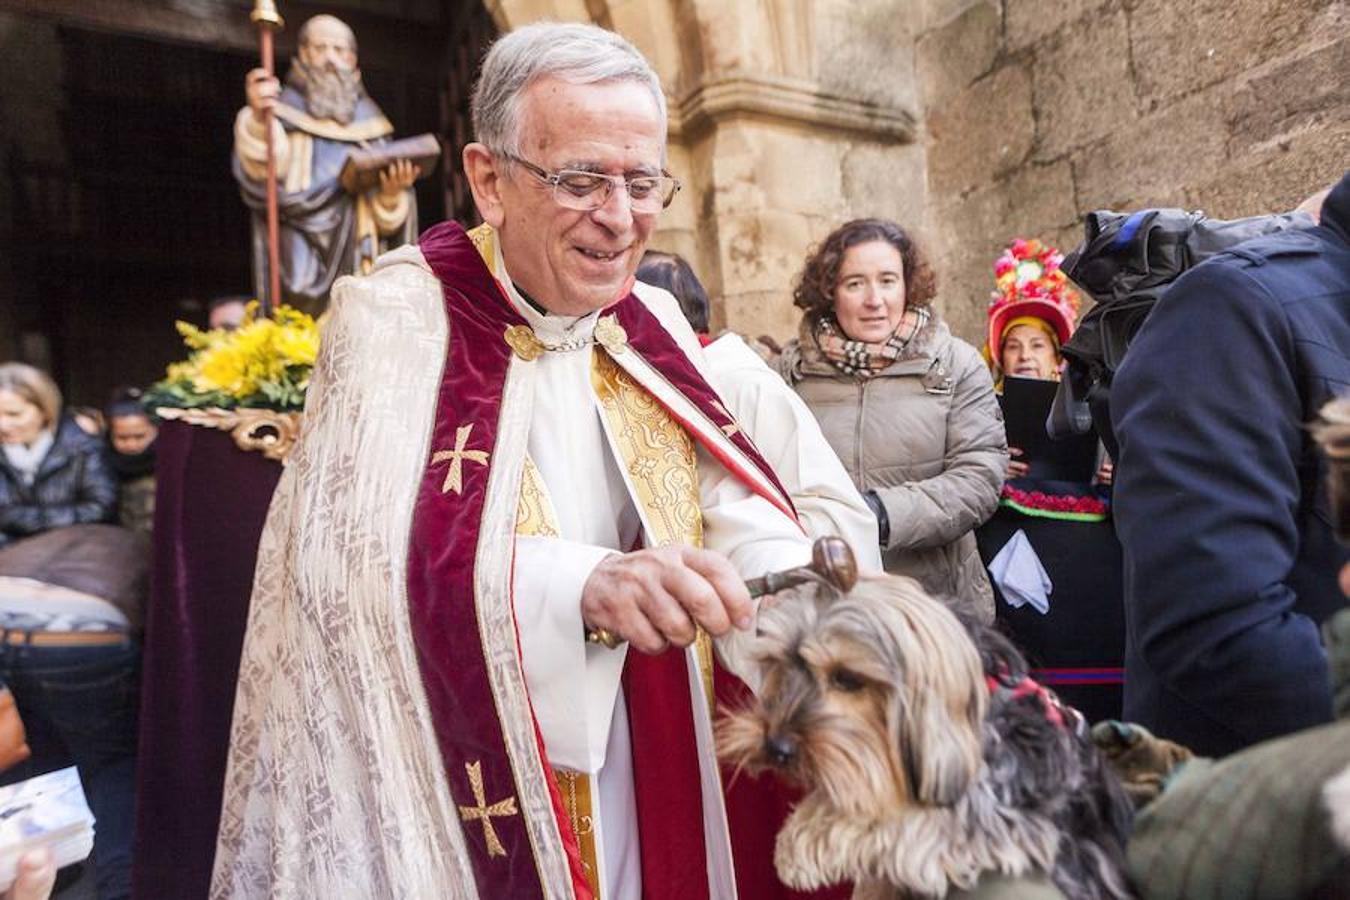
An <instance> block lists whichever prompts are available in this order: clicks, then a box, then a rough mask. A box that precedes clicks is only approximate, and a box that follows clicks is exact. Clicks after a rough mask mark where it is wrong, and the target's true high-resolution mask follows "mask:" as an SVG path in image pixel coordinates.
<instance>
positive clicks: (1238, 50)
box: [1130, 0, 1347, 103]
mask: <svg viewBox="0 0 1350 900" xmlns="http://www.w3.org/2000/svg"><path fill="white" fill-rule="evenodd" d="M1346 21H1347V10H1346V3H1345V0H1281V2H1279V3H1272V2H1271V0H1190V2H1186V3H1177V2H1175V0H1138V3H1137V4H1136V5H1135V6H1134V7H1133V9H1132V10H1131V12H1130V38H1131V40H1132V42H1133V47H1134V67H1135V72H1136V73H1137V74H1138V78H1139V94H1140V97H1141V98H1142V99H1143V100H1144V101H1145V102H1146V103H1163V102H1166V101H1167V100H1168V99H1169V98H1172V97H1177V96H1180V95H1183V94H1186V93H1189V92H1191V91H1194V90H1196V89H1198V88H1202V87H1205V86H1207V85H1211V84H1214V83H1215V82H1218V81H1222V80H1224V79H1226V78H1231V77H1232V76H1234V75H1237V74H1238V73H1240V72H1242V71H1243V70H1245V69H1248V68H1250V67H1251V66H1252V65H1253V63H1254V62H1257V61H1262V60H1268V59H1274V58H1276V57H1278V56H1281V55H1283V54H1285V53H1288V52H1291V51H1294V50H1296V49H1297V48H1299V47H1307V46H1311V45H1313V44H1316V43H1319V42H1322V41H1326V40H1330V39H1332V38H1334V37H1335V36H1336V34H1337V30H1338V29H1339V30H1340V33H1342V34H1343V33H1344V29H1345V27H1346ZM1342 77H1344V76H1342Z"/></svg>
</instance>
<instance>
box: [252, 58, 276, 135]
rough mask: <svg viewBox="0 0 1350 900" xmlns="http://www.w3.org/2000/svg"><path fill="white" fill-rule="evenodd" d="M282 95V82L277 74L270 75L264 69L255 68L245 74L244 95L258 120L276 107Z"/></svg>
mask: <svg viewBox="0 0 1350 900" xmlns="http://www.w3.org/2000/svg"><path fill="white" fill-rule="evenodd" d="M280 95H281V82H280V81H278V80H277V79H276V76H275V75H268V74H267V72H266V71H265V70H263V69H254V70H253V71H251V72H249V73H248V74H247V75H245V76H244V97H245V99H247V100H248V108H249V109H251V110H253V118H254V119H256V120H257V121H259V122H261V121H262V120H263V114H264V113H266V112H267V111H268V110H270V109H273V108H275V107H276V105H277V97H279V96H280Z"/></svg>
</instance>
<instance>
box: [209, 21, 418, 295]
mask: <svg viewBox="0 0 1350 900" xmlns="http://www.w3.org/2000/svg"><path fill="white" fill-rule="evenodd" d="M297 43H298V48H297V52H296V58H295V59H294V60H293V61H292V63H291V68H290V71H288V72H287V73H286V84H285V86H284V87H283V86H282V85H281V83H280V82H279V81H278V80H277V79H276V78H275V77H273V76H271V75H268V74H267V73H266V72H265V71H263V70H262V69H254V70H253V71H251V72H249V73H248V75H247V76H246V77H245V79H244V94H245V97H246V98H247V100H248V103H247V105H246V106H244V108H243V109H241V110H239V115H238V116H236V117H235V120H234V177H235V180H236V181H237V182H238V183H239V189H240V194H241V195H242V196H243V198H244V202H245V203H246V204H248V207H249V208H250V209H251V210H253V283H254V290H255V291H256V292H257V296H259V297H261V296H263V295H264V294H265V293H266V290H267V281H268V278H267V182H266V177H267V131H266V125H265V121H266V112H267V111H268V110H270V111H271V112H272V116H273V118H272V152H273V154H274V155H275V157H276V170H277V180H278V182H279V184H278V192H277V199H278V213H279V216H280V225H281V229H280V245H279V250H280V253H281V294H282V296H281V301H282V302H284V303H288V304H290V305H292V306H295V307H297V308H299V309H302V310H304V311H305V312H308V313H311V314H313V315H318V314H320V313H322V312H323V311H324V309H325V308H327V304H328V293H329V291H330V290H331V289H332V287H333V281H334V280H335V279H336V278H337V277H338V276H340V275H350V274H352V273H358V274H364V273H366V272H369V271H370V269H371V267H372V266H373V265H374V263H375V258H376V257H377V256H378V255H379V254H380V253H381V252H383V251H385V250H387V249H391V248H393V247H396V246H398V245H399V244H403V243H408V242H411V241H412V240H413V239H414V237H415V236H416V234H417V201H416V198H415V197H414V196H413V192H412V190H411V188H412V184H413V182H414V181H415V180H416V178H417V176H418V174H419V170H418V168H417V167H416V166H415V165H413V164H412V163H411V162H409V161H407V160H400V161H399V162H397V163H394V164H392V165H390V166H389V167H388V168H387V169H386V170H385V171H384V172H381V173H380V185H379V187H378V188H376V189H372V190H370V191H366V192H364V193H361V194H356V195H352V194H349V193H347V191H346V190H345V189H344V188H343V187H342V184H341V182H340V180H339V175H340V174H341V173H342V166H343V164H344V163H345V162H346V161H347V155H348V154H349V153H350V152H351V151H352V150H354V149H359V148H361V147H364V146H366V145H369V144H381V143H384V142H385V141H386V140H387V139H388V138H389V136H390V135H391V134H393V132H394V126H393V125H391V124H390V123H389V120H388V119H386V118H385V116H384V113H383V112H381V111H380V107H379V106H378V105H376V103H375V101H374V100H372V99H371V98H370V96H369V95H368V94H367V93H366V89H365V86H364V85H363V84H362V82H361V69H360V68H359V67H358V66H357V55H356V35H355V34H354V33H353V32H352V30H351V28H349V27H347V24H346V23H345V22H343V21H342V20H341V19H338V18H336V17H334V16H329V15H318V16H314V17H313V18H311V19H309V20H308V21H306V22H305V24H304V25H302V26H300V33H299V35H298V36H297Z"/></svg>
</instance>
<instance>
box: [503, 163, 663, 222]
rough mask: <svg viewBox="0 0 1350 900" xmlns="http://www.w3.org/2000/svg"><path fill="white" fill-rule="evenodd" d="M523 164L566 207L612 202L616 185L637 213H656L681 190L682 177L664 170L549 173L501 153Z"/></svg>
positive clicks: (583, 207)
mask: <svg viewBox="0 0 1350 900" xmlns="http://www.w3.org/2000/svg"><path fill="white" fill-rule="evenodd" d="M499 155H500V156H502V157H503V158H505V159H509V160H511V161H512V162H514V163H518V164H520V165H521V166H522V167H523V168H524V169H525V171H527V172H529V173H530V174H531V175H533V176H534V177H535V178H538V179H539V180H540V181H542V182H543V183H544V184H547V185H549V186H550V187H552V188H553V199H554V201H555V202H556V203H557V204H558V205H559V206H563V207H566V208H567V209H575V210H580V211H582V212H589V211H591V210H593V209H599V208H600V207H602V206H604V205H605V204H606V203H608V202H609V197H610V194H612V193H614V188H615V187H616V186H620V185H621V186H622V187H623V188H624V190H626V191H627V192H628V204H629V206H630V207H631V208H632V210H633V212H635V213H657V212H660V211H661V210H663V209H665V208H666V207H667V206H669V205H670V201H672V200H674V199H675V195H676V194H677V193H678V192H679V190H680V187H681V185H680V180H679V179H678V178H675V177H673V176H672V175H670V173H668V172H666V171H664V170H662V172H661V174H660V175H638V176H636V177H633V178H629V177H628V176H626V175H605V174H602V173H600V172H582V171H579V170H577V169H559V170H558V171H556V172H550V171H548V170H547V169H542V168H540V167H539V166H536V165H535V164H534V163H532V162H529V161H528V160H524V159H521V158H520V157H519V156H513V155H512V154H509V153H502V154H499Z"/></svg>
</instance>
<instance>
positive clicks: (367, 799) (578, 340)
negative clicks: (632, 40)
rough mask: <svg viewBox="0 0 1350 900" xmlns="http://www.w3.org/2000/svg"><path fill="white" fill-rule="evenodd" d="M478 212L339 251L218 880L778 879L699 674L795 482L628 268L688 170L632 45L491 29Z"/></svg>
mask: <svg viewBox="0 0 1350 900" xmlns="http://www.w3.org/2000/svg"><path fill="white" fill-rule="evenodd" d="M473 121H474V130H475V133H476V136H477V138H478V142H476V143H472V144H469V145H468V146H466V147H465V148H464V150H463V160H464V167H465V171H466V173H467V175H468V180H469V183H470V186H471V188H472V191H473V196H474V200H475V202H476V204H477V206H478V210H479V212H480V213H481V215H482V217H483V219H484V222H485V224H484V225H483V226H480V227H479V228H476V229H474V230H473V231H472V232H469V233H465V232H464V231H463V230H462V229H461V228H460V227H459V226H458V225H455V224H453V223H445V224H442V225H438V226H436V227H435V228H432V229H431V230H430V231H428V232H427V233H426V234H424V235H423V236H422V238H421V242H420V246H418V247H405V248H402V249H399V250H397V251H394V252H393V253H390V254H387V255H385V256H383V257H382V258H381V259H380V260H379V261H378V262H377V264H376V266H375V269H374V272H373V273H372V274H371V275H370V276H368V277H364V278H355V279H344V280H342V281H339V282H338V284H337V286H336V288H335V290H334V300H333V308H332V317H331V320H330V321H329V323H328V325H327V328H326V330H325V333H324V338H323V346H322V349H321V353H320V359H319V362H318V365H317V367H316V370H315V374H314V379H313V383H312V385H311V388H310V394H309V400H308V404H307V407H306V411H305V426H304V434H303V436H302V437H301V440H300V443H299V445H298V447H297V449H296V450H295V452H294V454H293V456H292V457H291V460H290V463H289V465H288V466H287V468H286V472H285V474H284V475H283V477H282V481H281V484H280V486H279V487H278V489H277V494H276V498H275V499H274V501H273V504H272V508H271V511H270V514H269V518H268V523H267V527H266V529H265V531H264V534H263V538H262V543H261V546H260V550H259V560H258V569H257V574H256V580H255V588H254V594H253V601H252V607H251V610H250V620H249V628H248V635H247V638H246V642H245V647H244V653H243V660H242V665H241V671H240V676H239V687H238V694H237V700H236V706H235V713H234V729H233V739H232V746H231V755H230V765H229V772H228V775H227V778H226V787H225V798H224V808H223V812H222V817H221V826H220V835H219V843H218V849H217V856H216V862H215V875H214V880H213V886H212V896H213V897H215V898H221V900H223V898H253V897H281V898H286V897H295V898H300V897H305V898H308V897H328V896H346V897H437V898H483V900H501V898H522V900H524V898H536V897H548V898H555V897H556V898H569V900H571V898H577V900H585V898H596V897H603V898H614V900H626V898H637V897H642V898H647V900H666V898H670V900H674V898H681V900H688V898H704V900H712V898H716V900H728V898H737V897H740V898H745V900H758V898H760V897H768V896H776V893H774V889H773V888H771V887H765V886H758V885H754V884H747V883H746V882H745V881H742V882H741V883H739V884H738V882H737V874H736V869H735V861H734V859H733V853H732V843H731V837H730V836H729V834H728V828H727V820H726V814H725V806H724V803H723V795H722V784H721V782H720V779H719V776H718V770H717V765H716V760H715V758H714V755H713V745H712V728H711V715H712V709H711V707H712V672H713V664H714V656H715V655H716V657H717V658H718V659H719V661H720V664H722V665H725V666H727V667H728V668H730V669H731V670H732V671H735V672H737V673H739V674H740V675H741V676H742V677H744V678H745V679H747V680H748V681H751V682H753V681H754V672H753V668H752V666H751V664H750V663H749V661H748V653H747V644H748V642H749V638H750V636H751V635H752V634H753V628H754V620H755V615H756V609H755V606H754V603H753V602H752V601H751V599H750V597H749V595H748V593H747V592H746V590H745V587H744V584H743V581H742V579H743V578H745V577H749V576H755V575H759V574H763V573H764V572H766V571H769V570H771V569H778V568H784V567H788V566H793V565H799V564H802V563H804V562H806V560H807V559H808V558H809V555H810V546H809V542H808V541H807V539H806V537H805V536H804V534H803V532H802V530H801V528H800V526H799V525H798V522H797V519H796V516H795V513H794V511H793V508H792V504H791V500H790V498H789V496H788V495H787V494H786V492H785V491H784V490H783V488H782V487H781V485H780V484H779V482H778V479H777V478H776V476H775V474H774V472H773V471H772V470H771V469H770V467H769V466H768V465H767V464H766V463H765V462H764V460H763V458H762V457H761V456H760V454H759V452H758V451H757V450H756V448H755V447H754V446H753V444H752V443H751V442H750V441H749V439H748V438H747V436H746V434H745V433H744V431H743V430H742V429H741V428H740V427H739V425H738V424H737V423H736V421H735V420H734V419H733V418H732V417H731V416H730V415H729V414H728V413H727V411H726V408H725V406H724V405H723V403H722V402H721V400H720V399H719V397H718V396H717V394H716V392H715V391H714V390H713V389H712V388H711V387H710V386H709V383H708V381H707V379H706V377H705V369H704V361H703V359H702V357H701V351H700V348H699V344H698V341H697V339H696V338H695V336H694V334H693V333H692V331H691V330H690V329H689V326H688V324H687V323H686V322H685V321H684V319H683V317H682V316H681V314H680V310H679V308H678V306H677V305H676V304H675V302H674V300H673V299H672V298H671V297H670V296H669V295H668V294H666V293H664V292H662V291H659V290H656V289H652V288H648V287H646V286H643V285H638V284H635V283H634V280H633V273H634V271H635V270H636V268H637V265H638V262H639V261H640V259H641V257H642V252H643V248H644V247H645V245H646V243H647V239H648V237H649V236H650V235H651V233H652V230H653V228H654V227H655V225H656V221H657V218H658V216H659V214H660V212H661V211H662V209H663V208H665V207H666V206H667V205H668V204H669V203H670V202H671V200H672V199H673V197H674V196H675V193H676V192H677V190H678V189H679V182H678V181H677V180H676V179H675V178H674V177H673V176H672V175H671V174H670V173H669V172H668V171H667V170H666V168H665V162H666V159H665V141H666V108H665V99H664V95H663V93H662V89H661V85H660V83H659V81H658V79H657V77H656V75H655V73H654V72H653V71H652V69H651V67H650V66H649V65H648V63H647V62H646V61H645V60H644V59H643V58H642V56H641V55H640V54H638V52H637V51H636V50H635V49H634V48H633V47H632V46H631V45H630V44H629V43H628V42H627V41H625V40H624V39H622V38H621V37H619V36H617V35H615V34H613V33H611V32H607V31H604V30H601V29H598V28H594V27H591V26H581V25H556V24H539V25H533V26H528V27H525V28H522V29H520V30H518V31H515V32H513V33H511V34H509V35H507V36H505V37H503V38H502V39H501V40H500V41H498V42H497V43H496V44H495V45H494V46H493V48H492V49H491V51H490V52H489V54H488V56H487V58H486V60H485V61H484V64H483V70H482V75H481V79H480V82H479V84H478V85H477V87H476V89H475V93H474V98H473Z"/></svg>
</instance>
